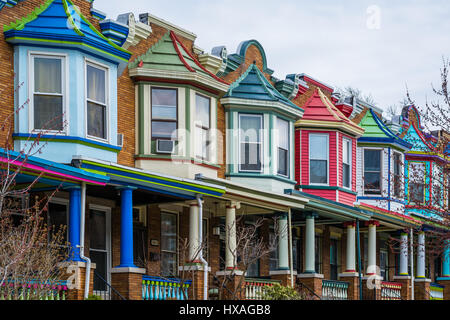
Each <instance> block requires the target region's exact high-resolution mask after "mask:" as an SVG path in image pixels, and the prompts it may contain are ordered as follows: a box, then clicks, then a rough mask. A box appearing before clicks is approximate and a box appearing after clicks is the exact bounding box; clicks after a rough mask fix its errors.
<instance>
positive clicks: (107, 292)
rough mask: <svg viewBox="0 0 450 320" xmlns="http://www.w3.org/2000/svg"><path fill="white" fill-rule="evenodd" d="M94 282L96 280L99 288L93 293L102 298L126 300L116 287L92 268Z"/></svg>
mask: <svg viewBox="0 0 450 320" xmlns="http://www.w3.org/2000/svg"><path fill="white" fill-rule="evenodd" d="M94 282H96V283H97V284H98V285H99V286H100V287H101V290H94V291H93V292H94V295H96V296H100V298H101V299H102V300H126V299H125V298H124V297H123V296H122V295H121V294H120V293H119V291H117V290H116V289H114V288H113V287H112V286H111V285H110V284H109V283H108V281H106V280H105V279H104V278H103V277H102V276H101V275H100V274H99V273H98V272H96V271H95V270H94Z"/></svg>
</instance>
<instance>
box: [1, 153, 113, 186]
mask: <svg viewBox="0 0 450 320" xmlns="http://www.w3.org/2000/svg"><path fill="white" fill-rule="evenodd" d="M8 164H9V166H10V174H14V172H16V171H18V174H17V175H16V185H20V184H30V183H34V185H33V188H41V189H45V188H54V187H55V186H61V187H63V188H65V187H70V186H75V185H79V184H81V183H82V182H85V183H87V184H90V185H100V186H104V185H106V183H107V182H108V181H109V178H108V177H105V176H102V175H98V174H95V173H92V172H88V171H85V170H82V169H79V168H75V167H72V166H69V165H65V164H60V163H56V162H53V161H48V160H44V159H41V158H38V157H35V156H27V155H25V154H23V153H20V152H17V151H6V150H5V149H3V148H0V169H1V170H8V169H7V168H6V166H7V165H8Z"/></svg>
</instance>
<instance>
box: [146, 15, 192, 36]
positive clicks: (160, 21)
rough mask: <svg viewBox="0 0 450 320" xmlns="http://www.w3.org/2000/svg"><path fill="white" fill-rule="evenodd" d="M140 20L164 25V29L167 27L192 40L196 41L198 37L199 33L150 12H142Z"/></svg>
mask: <svg viewBox="0 0 450 320" xmlns="http://www.w3.org/2000/svg"><path fill="white" fill-rule="evenodd" d="M139 20H140V21H141V22H142V23H144V24H146V25H148V26H150V24H151V23H153V24H156V25H158V26H160V27H163V28H164V29H167V30H169V31H173V32H175V33H176V34H178V35H180V36H182V37H183V38H186V39H188V40H190V41H192V42H193V41H195V39H196V38H197V35H196V34H195V33H193V32H190V31H188V30H186V29H183V28H181V27H178V26H176V25H175V24H173V23H171V22H169V21H166V20H164V19H161V18H158V17H156V16H154V15H151V14H150V13H142V14H140V15H139Z"/></svg>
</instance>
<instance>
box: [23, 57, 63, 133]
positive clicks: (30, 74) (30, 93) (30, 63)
mask: <svg viewBox="0 0 450 320" xmlns="http://www.w3.org/2000/svg"><path fill="white" fill-rule="evenodd" d="M36 57H37V58H47V59H60V60H61V82H62V83H61V91H62V93H61V95H62V118H61V121H62V123H63V128H62V130H61V131H58V130H47V129H35V128H34V94H35V92H34V85H35V83H34V58H36ZM68 60H69V59H68V56H67V54H65V53H60V52H42V51H28V66H29V68H28V97H29V108H28V111H29V112H28V128H29V132H30V133H39V132H46V133H49V134H56V135H67V132H69V112H68V108H67V101H68V94H69V81H68V79H67V77H68V72H67V70H69V64H68V63H69V62H68ZM46 95H55V96H57V94H50V93H48V94H47V93H46ZM58 96H59V95H58ZM64 124H65V125H64Z"/></svg>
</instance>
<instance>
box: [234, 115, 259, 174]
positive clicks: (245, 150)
mask: <svg viewBox="0 0 450 320" xmlns="http://www.w3.org/2000/svg"><path fill="white" fill-rule="evenodd" d="M262 129H263V116H262V115H257V114H240V115H239V171H253V172H261V171H262V140H263V139H262Z"/></svg>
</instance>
